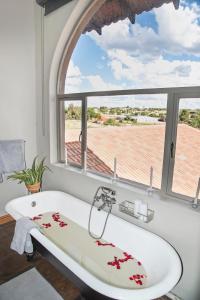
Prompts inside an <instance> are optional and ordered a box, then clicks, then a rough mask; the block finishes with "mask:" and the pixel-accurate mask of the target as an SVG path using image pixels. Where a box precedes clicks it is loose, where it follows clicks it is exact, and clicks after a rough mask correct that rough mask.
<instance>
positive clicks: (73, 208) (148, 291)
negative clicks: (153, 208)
mask: <svg viewBox="0 0 200 300" xmlns="http://www.w3.org/2000/svg"><path fill="white" fill-rule="evenodd" d="M34 202H35V203H34ZM33 204H35V206H32V205H33ZM89 210H90V204H88V203H86V202H84V201H82V200H80V199H77V198H75V197H73V196H71V195H69V194H66V193H63V192H57V191H48V192H41V193H38V194H34V195H29V196H24V197H20V198H17V199H14V200H11V201H10V202H9V203H8V204H7V205H6V211H7V212H8V213H9V214H10V215H11V216H12V217H13V218H14V219H16V220H17V219H19V218H20V217H22V216H29V217H33V216H35V215H38V214H41V213H44V212H48V211H59V212H60V213H61V214H63V215H65V216H66V217H68V218H70V219H71V220H72V221H75V222H76V223H78V224H79V225H80V226H82V227H84V228H86V229H87V224H88V217H89ZM94 213H95V218H94V219H95V223H94V221H93V223H92V230H93V232H95V233H97V234H98V233H100V231H101V229H102V225H103V221H104V219H105V212H104V211H101V212H97V210H94ZM31 235H32V236H33V237H34V238H35V239H36V240H37V241H38V242H39V243H40V244H42V245H43V246H44V247H45V248H46V249H47V250H48V251H49V252H50V253H51V254H53V255H54V256H55V257H56V258H57V259H58V260H59V261H60V262H61V263H62V264H63V265H65V266H66V267H67V268H68V269H70V270H71V271H72V272H73V273H74V274H75V275H76V276H78V277H79V278H80V279H81V280H82V281H83V282H84V283H85V284H87V285H88V286H89V287H91V288H92V289H94V290H96V291H97V292H99V293H101V294H103V295H105V296H107V297H110V298H114V299H121V300H150V299H154V298H157V297H160V296H162V295H165V294H166V293H168V292H169V291H170V290H171V289H172V288H173V287H174V286H175V285H176V284H177V282H178V281H179V279H180V277H181V273H182V265H181V261H180V258H179V256H178V254H177V253H176V251H175V250H174V249H173V247H172V246H170V244H168V243H167V242H166V241H165V240H163V239H162V238H160V237H159V236H157V235H155V234H153V233H150V232H148V231H146V230H144V229H141V228H140V227H138V226H135V225H133V224H131V223H128V222H126V221H124V220H122V219H120V218H118V217H115V216H113V215H110V217H109V219H108V223H107V227H106V231H105V234H104V236H103V238H104V240H107V241H110V242H112V243H114V244H115V245H117V246H118V247H119V248H121V249H126V250H127V251H128V252H129V253H133V254H134V256H135V257H136V258H137V259H138V260H140V261H142V263H143V266H144V268H145V270H146V273H147V285H146V286H145V288H140V289H135V290H134V289H123V288H118V287H116V286H111V285H109V284H106V283H105V282H102V281H101V280H100V279H98V278H97V277H95V276H94V275H92V274H91V273H89V272H88V271H87V270H86V269H84V268H83V267H82V266H81V265H80V264H79V263H78V262H76V261H75V260H73V259H72V258H71V257H70V256H69V255H67V254H66V253H65V252H63V251H62V250H61V249H60V248H58V247H57V246H56V245H55V244H53V242H51V241H50V240H49V239H48V238H47V237H45V236H44V235H43V234H42V233H41V232H40V231H39V230H37V229H32V231H31Z"/></svg>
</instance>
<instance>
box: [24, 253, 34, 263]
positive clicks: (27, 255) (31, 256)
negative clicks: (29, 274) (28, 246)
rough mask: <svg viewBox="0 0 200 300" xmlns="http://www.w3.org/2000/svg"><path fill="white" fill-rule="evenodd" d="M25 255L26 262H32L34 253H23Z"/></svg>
mask: <svg viewBox="0 0 200 300" xmlns="http://www.w3.org/2000/svg"><path fill="white" fill-rule="evenodd" d="M25 254H26V260H27V261H32V260H33V258H34V256H35V251H33V252H32V253H25Z"/></svg>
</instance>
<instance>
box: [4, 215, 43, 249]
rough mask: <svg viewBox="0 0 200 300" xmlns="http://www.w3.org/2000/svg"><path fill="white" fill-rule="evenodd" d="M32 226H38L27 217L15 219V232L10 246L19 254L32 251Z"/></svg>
mask: <svg viewBox="0 0 200 300" xmlns="http://www.w3.org/2000/svg"><path fill="white" fill-rule="evenodd" d="M32 228H39V227H38V225H37V224H36V223H34V222H33V221H32V220H30V219H29V218H28V217H23V218H20V219H19V220H17V222H16V225H15V233H14V236H13V240H12V243H11V245H10V248H11V249H12V250H15V251H16V252H18V253H19V254H23V253H24V252H26V253H32V252H33V244H32V240H31V235H30V231H31V229H32Z"/></svg>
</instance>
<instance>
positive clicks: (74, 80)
mask: <svg viewBox="0 0 200 300" xmlns="http://www.w3.org/2000/svg"><path fill="white" fill-rule="evenodd" d="M81 84H82V76H81V71H80V69H79V67H78V66H75V65H74V62H73V60H72V59H71V60H70V62H69V67H68V70H67V74H66V80H65V92H68V93H76V92H79V91H80V85H81Z"/></svg>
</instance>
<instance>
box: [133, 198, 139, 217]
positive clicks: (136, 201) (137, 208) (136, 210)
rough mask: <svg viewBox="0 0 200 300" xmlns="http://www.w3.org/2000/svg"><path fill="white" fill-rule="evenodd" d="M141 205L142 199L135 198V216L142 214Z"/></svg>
mask: <svg viewBox="0 0 200 300" xmlns="http://www.w3.org/2000/svg"><path fill="white" fill-rule="evenodd" d="M140 205H141V201H139V200H135V202H134V216H135V217H139V216H140Z"/></svg>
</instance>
